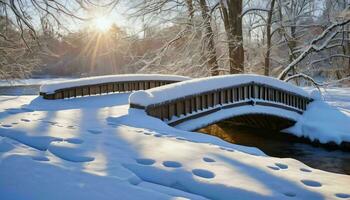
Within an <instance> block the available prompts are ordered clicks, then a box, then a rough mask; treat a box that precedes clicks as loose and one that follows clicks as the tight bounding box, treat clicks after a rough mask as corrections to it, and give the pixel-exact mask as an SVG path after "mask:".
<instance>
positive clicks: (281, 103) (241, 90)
mask: <svg viewBox="0 0 350 200" xmlns="http://www.w3.org/2000/svg"><path fill="white" fill-rule="evenodd" d="M248 77H249V76H248ZM254 77H256V76H253V78H254ZM223 78H225V77H223ZM264 78H265V77H264ZM266 78H267V77H266ZM259 79H261V77H259ZM267 79H270V78H267ZM203 81H204V82H205V81H206V80H203ZM280 82H281V83H280V84H281V85H282V86H283V85H285V84H286V83H285V82H282V81H280ZM187 83H188V84H189V85H191V81H185V82H182V83H180V84H181V86H183V85H186V84H187ZM176 85H177V84H172V85H171V86H169V87H167V86H166V87H164V88H159V89H156V90H149V91H144V93H142V94H139V95H140V96H143V98H142V99H143V100H144V101H148V100H149V99H147V97H150V98H154V99H156V100H155V102H156V103H149V104H147V105H139V104H138V102H139V101H138V100H134V99H135V98H133V97H132V96H131V97H130V99H131V102H130V107H131V108H139V109H144V110H145V111H146V113H147V114H148V115H150V116H153V117H156V118H159V119H161V120H163V121H165V122H166V123H168V124H169V125H171V126H178V125H179V124H181V123H184V122H186V121H191V120H194V119H197V118H201V117H203V116H209V115H212V114H213V113H215V112H219V111H221V110H223V109H231V108H232V109H233V108H238V107H244V106H247V105H249V106H256V107H258V106H260V107H267V108H275V110H276V109H277V110H278V109H279V110H281V111H289V112H292V113H296V114H298V115H301V114H302V113H303V112H304V111H305V110H306V106H307V104H308V103H309V102H310V101H311V98H309V97H308V96H307V95H303V94H302V93H296V92H295V91H296V90H293V89H295V88H293V87H296V86H293V85H291V84H289V85H287V86H290V87H291V90H288V89H287V88H288V87H278V86H276V84H275V83H274V84H271V85H269V84H267V82H266V81H265V82H264V83H262V82H259V81H250V82H245V83H243V84H236V83H235V84H232V85H231V86H226V87H224V88H220V86H218V88H215V89H212V90H209V91H201V92H199V93H198V92H197V91H196V87H195V86H193V85H192V86H193V93H194V94H192V95H187V96H182V97H181V96H180V97H177V98H173V99H166V100H164V101H162V102H159V100H158V99H157V96H156V94H157V92H158V91H159V90H161V89H162V90H164V91H163V92H164V93H165V92H167V93H169V94H171V93H173V92H174V91H173V89H174V88H176ZM153 91H156V92H154V93H153ZM196 92H197V93H196ZM147 93H148V94H147ZM132 95H134V94H132ZM136 96H137V95H136ZM162 98H164V97H162ZM151 100H152V99H151ZM258 114H259V113H254V112H251V111H250V112H247V113H241V114H240V115H239V118H236V119H234V120H236V121H237V120H238V119H240V120H238V121H240V123H241V124H242V123H245V124H248V125H251V126H255V127H261V126H259V123H257V122H256V121H261V120H264V119H265V116H266V115H269V111H268V109H267V110H266V109H265V110H264V113H263V114H264V115H258ZM260 114H262V113H260ZM230 117H238V115H236V116H230ZM270 117H271V118H270V119H274V118H276V117H278V118H279V119H280V121H281V120H282V121H283V122H286V123H283V124H284V125H283V126H277V125H272V124H275V123H281V122H280V121H276V120H271V121H270V127H273V128H277V129H281V128H285V127H287V126H291V125H293V123H294V122H295V117H294V118H288V117H286V116H285V115H282V113H281V114H280V113H278V111H277V112H276V111H275V112H274V113H272V112H271V114H270ZM259 118H260V119H259ZM243 119H245V120H243ZM248 119H249V120H248ZM254 121H255V122H254ZM260 124H261V123H260ZM197 128H198V127H197Z"/></svg>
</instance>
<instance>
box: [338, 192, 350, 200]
mask: <svg viewBox="0 0 350 200" xmlns="http://www.w3.org/2000/svg"><path fill="white" fill-rule="evenodd" d="M335 196H336V197H338V198H341V199H347V198H350V194H345V193H337V194H335Z"/></svg>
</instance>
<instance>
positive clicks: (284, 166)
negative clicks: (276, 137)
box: [275, 163, 288, 169]
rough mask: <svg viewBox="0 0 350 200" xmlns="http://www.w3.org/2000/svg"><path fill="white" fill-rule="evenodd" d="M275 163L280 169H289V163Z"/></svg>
mask: <svg viewBox="0 0 350 200" xmlns="http://www.w3.org/2000/svg"><path fill="white" fill-rule="evenodd" d="M275 165H276V166H277V167H278V168H280V169H288V165H285V164H282V163H275Z"/></svg>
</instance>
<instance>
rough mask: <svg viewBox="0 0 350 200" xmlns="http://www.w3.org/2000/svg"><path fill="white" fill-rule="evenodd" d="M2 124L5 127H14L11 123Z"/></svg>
mask: <svg viewBox="0 0 350 200" xmlns="http://www.w3.org/2000/svg"><path fill="white" fill-rule="evenodd" d="M1 126H2V127H4V128H11V127H12V125H10V124H2V125H1Z"/></svg>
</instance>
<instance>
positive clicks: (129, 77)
mask: <svg viewBox="0 0 350 200" xmlns="http://www.w3.org/2000/svg"><path fill="white" fill-rule="evenodd" d="M189 79H190V78H188V77H185V76H177V75H161V74H123V75H107V76H93V77H87V78H79V79H73V80H66V81H58V82H53V83H47V84H43V85H41V87H40V92H43V93H53V92H55V91H56V90H58V89H63V88H70V87H77V86H83V85H94V84H102V83H109V82H123V81H137V80H143V81H146V80H152V81H185V80H189Z"/></svg>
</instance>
